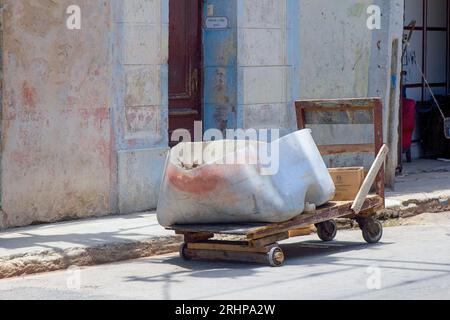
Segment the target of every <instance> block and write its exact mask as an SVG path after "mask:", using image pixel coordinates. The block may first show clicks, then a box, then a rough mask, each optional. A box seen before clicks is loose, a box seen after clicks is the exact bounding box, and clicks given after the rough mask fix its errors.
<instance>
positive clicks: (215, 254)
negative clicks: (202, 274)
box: [184, 249, 269, 264]
mask: <svg viewBox="0 0 450 320" xmlns="http://www.w3.org/2000/svg"><path fill="white" fill-rule="evenodd" d="M184 253H185V255H186V256H187V257H188V258H189V259H194V260H208V261H237V262H250V263H263V264H268V263H269V258H268V255H267V254H266V253H256V252H239V251H224V250H223V251H220V250H192V249H186V250H185V251H184Z"/></svg>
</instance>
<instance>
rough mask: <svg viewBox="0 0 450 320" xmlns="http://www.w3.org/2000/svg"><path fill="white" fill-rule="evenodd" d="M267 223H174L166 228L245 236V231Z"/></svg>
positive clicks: (178, 231)
mask: <svg viewBox="0 0 450 320" xmlns="http://www.w3.org/2000/svg"><path fill="white" fill-rule="evenodd" d="M267 225H269V223H243V224H239V223H236V224H193V225H174V226H172V227H169V228H167V229H168V230H174V231H175V232H177V233H181V234H184V233H188V232H191V233H192V232H207V233H214V234H225V235H235V236H246V235H247V233H249V232H251V231H252V230H254V229H258V228H260V227H264V226H267Z"/></svg>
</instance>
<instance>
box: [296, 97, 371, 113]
mask: <svg viewBox="0 0 450 320" xmlns="http://www.w3.org/2000/svg"><path fill="white" fill-rule="evenodd" d="M377 100H379V99H378V98H354V99H317V100H301V101H296V103H295V105H296V108H301V109H305V110H306V111H313V112H322V111H347V110H373V109H374V108H375V106H376V101H377Z"/></svg>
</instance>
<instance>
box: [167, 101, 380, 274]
mask: <svg viewBox="0 0 450 320" xmlns="http://www.w3.org/2000/svg"><path fill="white" fill-rule="evenodd" d="M296 111H297V121H298V126H299V129H304V128H306V125H307V122H308V124H321V123H323V122H326V124H345V125H352V124H361V122H362V123H363V124H365V125H373V127H374V136H373V138H374V143H371V144H349V145H319V146H318V147H319V150H320V151H321V153H322V155H323V156H330V155H343V154H355V153H374V154H375V155H377V156H376V158H375V161H374V163H373V165H372V167H371V169H370V170H369V172H368V174H367V177H366V179H365V181H364V183H363V185H362V187H361V189H360V191H359V194H358V195H357V197H356V199H355V200H354V201H332V202H329V203H327V204H326V205H324V206H321V207H319V208H316V209H315V210H313V211H310V212H306V213H303V214H301V215H299V216H297V217H296V218H294V219H292V220H290V221H286V222H282V223H250V224H217V225H212V224H205V225H175V226H172V227H171V228H169V229H170V230H174V231H175V232H176V233H177V234H182V235H184V243H183V244H182V246H181V248H180V255H181V257H182V258H184V259H187V260H190V259H201V260H213V261H214V260H216V261H217V260H219V261H227V260H228V261H242V262H253V263H269V264H270V265H271V266H281V265H282V264H283V262H284V259H285V256H284V253H283V250H282V249H281V248H280V247H279V245H278V241H282V240H286V239H288V238H291V237H297V236H302V235H305V234H309V233H310V232H308V229H310V226H311V225H315V226H316V228H317V234H318V236H319V238H320V239H321V240H323V241H332V240H333V239H334V238H335V236H336V233H337V225H336V222H335V220H334V219H337V218H349V219H353V220H356V221H357V223H358V224H359V227H360V228H361V230H362V235H363V238H364V240H365V241H367V242H368V243H377V242H378V241H380V239H381V237H382V234H383V228H382V225H381V223H380V222H378V221H377V220H376V219H375V218H374V215H375V214H376V212H377V211H379V210H381V209H383V208H384V168H383V167H384V159H385V157H386V154H387V152H388V150H387V147H386V146H385V145H383V139H382V104H381V101H380V99H377V98H373V99H346V100H308V101H297V102H296ZM334 112H340V113H341V115H340V116H338V117H333V116H330V113H334ZM317 113H321V114H322V115H319V116H318V114H317ZM363 114H365V115H363ZM324 116H325V118H324ZM324 119H325V120H324ZM308 120H309V121H308ZM356 158H357V157H356ZM371 189H373V190H374V191H375V192H374V194H370V195H369V191H371ZM217 235H220V236H222V237H223V236H236V237H232V238H233V239H232V240H217V239H214V238H215V236H217ZM235 239H237V240H235Z"/></svg>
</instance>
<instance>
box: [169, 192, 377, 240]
mask: <svg viewBox="0 0 450 320" xmlns="http://www.w3.org/2000/svg"><path fill="white" fill-rule="evenodd" d="M352 203H353V202H352V201H338V202H329V203H327V204H325V205H323V206H321V207H319V208H317V209H316V212H315V213H312V214H311V213H309V214H301V215H299V216H298V217H296V218H294V219H292V220H289V221H287V222H283V223H273V224H270V223H264V224H260V223H258V224H222V225H220V224H213V225H208V224H204V225H180V226H173V227H171V228H169V230H176V232H207V233H214V234H231V235H242V236H246V237H247V239H249V240H256V239H261V238H264V237H268V236H272V235H274V234H279V233H283V232H288V231H289V230H293V229H298V228H302V227H307V226H309V225H311V224H316V223H319V222H323V221H327V220H331V219H335V218H339V217H343V216H346V215H349V214H351V213H353V212H352V210H351V206H352ZM383 204H384V200H383V198H381V197H379V196H377V195H370V196H368V197H367V199H366V201H365V202H364V205H363V208H362V211H365V210H369V209H370V208H374V207H379V206H383Z"/></svg>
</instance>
